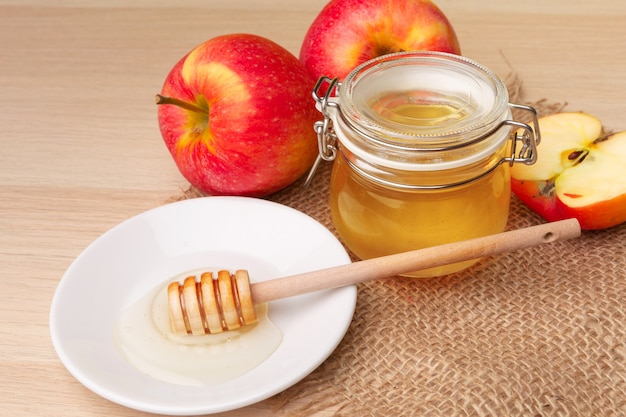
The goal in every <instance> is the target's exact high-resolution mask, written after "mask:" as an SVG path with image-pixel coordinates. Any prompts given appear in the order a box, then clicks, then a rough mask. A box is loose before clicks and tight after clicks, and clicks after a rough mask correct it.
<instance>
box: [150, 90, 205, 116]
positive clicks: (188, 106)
mask: <svg viewBox="0 0 626 417" xmlns="http://www.w3.org/2000/svg"><path fill="white" fill-rule="evenodd" d="M155 102H156V104H173V105H174V106H178V107H181V108H183V109H185V110H189V111H192V112H196V113H202V114H206V113H207V109H203V108H202V107H200V106H196V105H195V104H192V103H190V102H188V101H183V100H180V99H177V98H174V97H167V96H162V95H161V94H157V95H156V97H155Z"/></svg>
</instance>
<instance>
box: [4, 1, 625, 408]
mask: <svg viewBox="0 0 626 417" xmlns="http://www.w3.org/2000/svg"><path fill="white" fill-rule="evenodd" d="M324 3H325V2H324V1H321V0H315V1H289V0H267V1H263V2H250V1H246V0H229V1H227V2H224V1H216V0H188V1H183V2H179V1H173V0H155V1H149V0H142V1H135V2H127V1H122V0H110V1H107V0H104V1H84V2H79V1H71V0H59V1H55V2H48V1H44V0H27V1H21V0H19V1H18V0H14V1H6V0H5V1H0V43H1V44H2V47H1V48H0V91H1V97H2V98H1V99H0V141H1V142H0V143H1V145H2V146H1V147H0V201H1V202H0V265H2V267H1V268H0V294H2V303H1V305H0V323H1V324H0V373H1V374H2V378H0V404H1V406H0V410H2V412H1V414H2V415H6V416H14V417H19V416H33V415H41V416H50V417H52V416H63V417H71V416H81V417H86V416H87V417H88V416H103V415H115V416H120V417H124V416H138V415H142V413H138V412H135V411H133V410H129V409H126V408H124V407H121V406H118V405H116V404H113V403H111V402H109V401H107V400H104V399H102V398H100V397H98V396H97V395H95V394H93V393H91V392H89V391H88V390H87V389H86V388H84V387H83V386H82V385H80V384H79V383H78V382H77V381H76V380H75V379H74V378H73V377H71V376H70V375H69V373H68V372H67V371H66V370H65V369H64V368H63V366H62V365H61V364H60V362H59V360H58V359H57V357H56V355H55V353H54V351H53V348H52V345H51V342H50V337H49V331H48V325H47V323H48V312H49V306H50V301H51V299H52V296H53V293H54V290H55V288H56V285H57V284H58V282H59V280H60V278H61V276H62V275H63V273H64V271H65V270H66V268H67V267H68V266H69V265H70V264H71V262H72V261H73V259H74V258H75V257H76V256H78V254H79V253H80V251H81V250H82V249H83V248H85V247H86V246H87V245H88V244H89V243H90V242H91V241H93V240H94V239H95V238H96V237H98V236H99V235H100V234H102V233H103V232H105V231H106V230H108V229H109V228H111V227H112V226H114V225H115V224H117V223H119V222H120V221H122V220H124V219H127V218H129V217H131V216H133V215H135V214H138V213H140V212H142V211H144V210H146V209H150V208H153V207H155V206H157V205H160V204H162V203H163V202H164V201H165V200H166V199H167V198H169V197H171V196H172V195H174V194H176V193H177V192H178V191H179V190H180V189H182V188H186V187H187V184H186V182H185V181H184V180H183V179H182V177H181V176H180V175H179V173H178V171H177V170H176V168H175V166H174V164H173V162H172V161H171V159H170V157H169V155H168V153H167V151H166V149H165V147H164V146H163V144H162V142H161V138H160V135H159V132H158V128H157V123H156V111H155V107H154V103H153V97H154V94H155V93H156V92H158V90H159V89H160V86H161V83H162V82H163V79H164V77H165V75H166V74H167V72H168V71H169V69H170V68H171V66H172V65H173V64H174V63H175V62H176V61H177V60H178V59H179V58H180V57H181V56H182V55H183V54H184V53H186V52H187V51H188V50H190V49H191V48H192V47H194V46H195V45H197V44H198V43H200V42H202V41H204V40H205V39H208V38H210V37H213V36H215V35H218V34H222V33H231V32H252V33H256V34H259V35H262V36H266V37H269V38H271V39H273V40H275V41H277V42H279V43H281V44H282V45H284V46H285V47H287V48H288V49H289V50H290V51H292V52H294V53H297V52H298V49H299V45H300V42H301V40H302V38H303V36H304V33H305V31H306V29H307V27H308V25H309V23H310V22H311V21H312V20H313V18H314V17H315V15H316V13H317V12H318V11H319V10H320V9H321V7H322V5H323V4H324ZM437 3H438V4H439V5H440V6H441V8H442V9H443V10H444V11H445V12H446V14H447V15H448V17H449V18H450V20H451V21H452V22H453V23H454V25H455V28H456V30H457V32H458V35H459V37H460V39H461V44H462V47H463V52H464V54H465V55H467V56H469V57H471V58H474V59H476V60H478V61H479V62H481V63H483V64H485V65H486V66H488V67H490V68H492V69H493V70H494V71H496V72H497V73H498V74H500V75H501V76H505V75H507V74H508V73H509V72H510V71H512V70H514V71H515V72H517V73H518V74H519V75H520V76H521V78H522V79H523V80H524V89H525V93H526V98H527V99H528V100H530V101H534V100H538V99H540V98H544V97H545V98H549V99H551V100H562V101H567V102H568V103H569V107H568V108H569V109H572V110H586V111H589V112H591V113H593V114H595V115H597V116H599V117H600V118H601V119H602V120H603V121H604V122H605V124H606V125H607V127H608V128H609V129H614V130H621V129H626V121H625V120H624V117H623V114H624V107H623V106H624V105H623V95H624V92H625V91H626V72H625V71H623V68H624V67H625V66H626V65H625V64H626V62H625V61H626V43H625V42H623V39H626V25H625V24H624V22H625V21H626V2H623V1H619V0H600V1H599V2H580V1H579V2H571V1H566V0H554V1H551V2H546V1H545V0H541V1H540V0H527V1H519V0H485V1H481V2H476V1H460V0H440V1H438V2H437ZM330 414H332V413H331V412H330V411H329V415H330ZM227 415H230V416H244V415H261V416H262V415H271V410H270V409H269V406H268V404H267V403H266V402H263V403H260V404H256V405H254V406H251V407H248V408H246V409H242V410H238V411H235V412H232V413H228V414H227Z"/></svg>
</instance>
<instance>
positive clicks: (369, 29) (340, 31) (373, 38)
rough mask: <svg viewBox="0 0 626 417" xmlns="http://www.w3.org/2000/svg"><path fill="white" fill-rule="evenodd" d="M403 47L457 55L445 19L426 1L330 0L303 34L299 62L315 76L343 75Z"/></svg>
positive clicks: (402, 49)
mask: <svg viewBox="0 0 626 417" xmlns="http://www.w3.org/2000/svg"><path fill="white" fill-rule="evenodd" d="M402 51H438V52H449V53H453V54H460V53H461V48H460V46H459V41H458V39H457V36H456V33H455V32H454V29H453V27H452V25H451V24H450V22H449V21H448V18H447V17H446V16H445V15H444V14H443V12H442V11H441V10H440V9H439V8H438V7H437V6H436V5H435V4H433V3H432V2H431V1H429V0H370V1H363V0H332V1H330V2H329V3H328V4H327V5H326V6H325V7H324V8H323V9H322V11H321V12H320V13H319V15H318V16H317V17H316V18H315V20H314V21H313V23H312V24H311V26H310V27H309V30H308V32H307V33H306V35H305V37H304V42H303V43H302V48H301V49H300V61H302V63H303V64H304V65H305V66H306V67H307V68H308V70H309V71H310V72H311V74H312V75H313V77H314V78H316V79H318V78H319V77H322V76H327V77H330V78H339V79H344V78H345V76H346V75H348V73H349V72H350V71H352V70H353V69H354V68H355V67H357V66H358V65H360V64H362V63H363V62H365V61H368V60H370V59H372V58H376V57H378V56H381V55H386V54H389V53H394V52H402Z"/></svg>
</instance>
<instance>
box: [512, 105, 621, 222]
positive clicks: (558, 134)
mask: <svg viewBox="0 0 626 417" xmlns="http://www.w3.org/2000/svg"><path fill="white" fill-rule="evenodd" d="M539 131H540V132H541V143H540V144H539V147H538V152H537V162H535V164H533V165H520V164H515V165H514V166H513V167H512V169H511V177H512V179H511V185H512V190H513V192H514V193H515V195H517V197H519V199H520V200H521V201H522V202H524V203H525V204H526V205H528V207H530V208H531V209H532V210H534V211H535V212H537V213H538V214H540V215H541V216H542V217H543V218H545V219H546V220H548V221H555V220H561V219H567V218H576V219H578V221H579V222H580V224H581V228H582V229H586V230H591V229H604V228H607V227H611V226H615V225H618V224H620V223H622V222H624V221H626V132H619V133H615V134H612V135H605V134H604V133H603V129H602V123H601V122H600V120H598V119H597V118H596V117H594V116H591V115H589V114H586V113H557V114H554V115H551V116H547V117H543V118H541V119H539Z"/></svg>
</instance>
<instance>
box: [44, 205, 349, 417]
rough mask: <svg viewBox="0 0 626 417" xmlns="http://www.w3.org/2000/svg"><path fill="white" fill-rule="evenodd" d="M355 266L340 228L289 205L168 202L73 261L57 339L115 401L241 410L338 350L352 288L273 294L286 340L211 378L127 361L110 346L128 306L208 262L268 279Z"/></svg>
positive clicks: (194, 410)
mask: <svg viewBox="0 0 626 417" xmlns="http://www.w3.org/2000/svg"><path fill="white" fill-rule="evenodd" d="M349 262H350V258H349V256H348V254H347V253H346V251H345V249H344V248H343V247H342V245H341V244H340V243H339V242H338V241H337V239H336V238H335V237H334V236H333V235H332V233H330V232H329V231H328V230H327V229H326V228H325V227H323V226H322V225H321V224H319V223H318V222H316V221H315V220H313V219H312V218H310V217H308V216H306V215H304V214H303V213H300V212H298V211H296V210H293V209H291V208H288V207H286V206H283V205H279V204H276V203H272V202H268V201H265V200H261V199H253V198H244V197H207V198H199V199H192V200H186V201H181V202H177V203H173V204H169V205H165V206H162V207H158V208H155V209H153V210H150V211H147V212H145V213H143V214H140V215H138V216H136V217H133V218H131V219H129V220H127V221H125V222H123V223H121V224H120V225H118V226H116V227H114V228H113V229H111V230H110V231H108V232H107V233H105V234H104V235H102V236H101V237H99V238H98V239H97V240H95V241H94V242H93V243H92V244H91V245H89V246H88V247H87V248H86V249H85V250H84V251H83V252H82V253H81V254H80V256H78V258H77V259H76V260H75V261H74V262H73V263H72V265H71V266H70V268H69V269H68V270H67V271H66V273H65V275H64V276H63V278H62V279H61V282H60V283H59V286H58V288H57V290H56V293H55V295H54V299H53V301H52V306H51V311H50V331H51V336H52V342H53V344H54V347H55V349H56V351H57V354H58V356H59V358H60V359H61V361H62V362H63V364H64V365H65V367H66V368H67V369H68V370H69V372H70V373H71V374H72V375H73V376H74V377H75V378H76V379H77V380H78V381H80V382H81V383H82V384H83V385H85V386H86V387H87V388H89V389H91V390H92V391H93V392H95V393H96V394H98V395H100V396H102V397H104V398H107V399H109V400H111V401H113V402H115V403H118V404H122V405H124V406H127V407H130V408H134V409H137V410H141V411H146V412H151V413H158V414H169V415H196V414H211V413H217V412H223V411H228V410H232V409H236V408H240V407H244V406H246V405H249V404H253V403H255V402H258V401H261V400H264V399H266V398H268V397H270V396H272V395H274V394H276V393H278V392H280V391H282V390H284V389H286V388H288V387H290V386H291V385H293V384H295V383H296V382H298V381H300V380H301V379H302V378H304V377H305V376H306V375H308V374H309V373H310V372H312V371H313V370H314V369H315V368H316V367H318V366H319V365H320V364H321V363H322V362H323V361H324V360H325V359H326V358H327V357H328V356H329V355H330V354H331V353H332V351H333V350H334V349H335V348H336V347H337V345H338V344H339V342H340V341H341V339H342V338H343V336H344V335H345V332H346V331H347V329H348V326H349V324H350V322H351V320H352V315H353V313H354V308H355V304H356V288H355V287H354V286H350V287H344V288H338V289H334V290H325V291H320V292H317V293H311V294H305V295H300V296H297V297H292V298H287V299H283V300H277V301H272V302H271V303H270V305H269V314H270V320H271V321H272V322H273V323H274V324H276V325H277V326H278V328H279V329H280V330H281V332H282V335H283V339H282V341H281V343H280V345H279V346H278V348H277V349H276V350H275V351H274V353H273V354H272V355H271V356H270V357H269V358H268V359H267V360H265V361H264V362H263V363H261V364H260V365H259V366H257V367H256V368H254V369H252V370H251V371H249V372H248V373H246V374H244V375H242V376H240V377H237V378H235V379H231V380H229V381H227V382H224V383H220V384H218V385H210V386H200V387H194V386H181V385H175V384H170V383H166V382H162V381H159V380H156V379H153V378H151V377H149V376H146V375H145V374H143V373H141V372H140V371H138V370H137V369H136V368H135V367H133V366H132V365H131V364H129V363H128V362H127V361H126V360H125V359H124V357H122V356H121V354H120V353H119V351H118V349H117V347H116V346H115V344H114V342H113V328H114V326H115V323H116V321H117V319H118V317H119V315H120V313H121V312H122V311H123V310H125V309H126V308H127V307H128V306H129V305H131V304H132V303H133V302H135V301H136V300H138V299H139V298H140V297H142V296H144V295H145V294H146V292H148V291H150V290H151V289H154V288H155V286H158V285H160V284H162V283H163V282H166V281H167V279H168V277H172V276H175V275H177V274H178V273H181V272H185V271H188V270H194V269H199V268H203V267H206V266H207V265H211V266H215V265H216V264H219V265H220V266H221V267H224V268H226V269H231V270H235V269H238V268H243V269H247V270H248V271H249V272H250V275H251V277H252V278H253V280H255V281H263V280H266V279H270V278H276V277H279V276H287V275H291V274H296V273H300V272H306V271H310V270H315V269H320V268H326V267H331V266H335V265H342V264H346V263H349Z"/></svg>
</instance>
